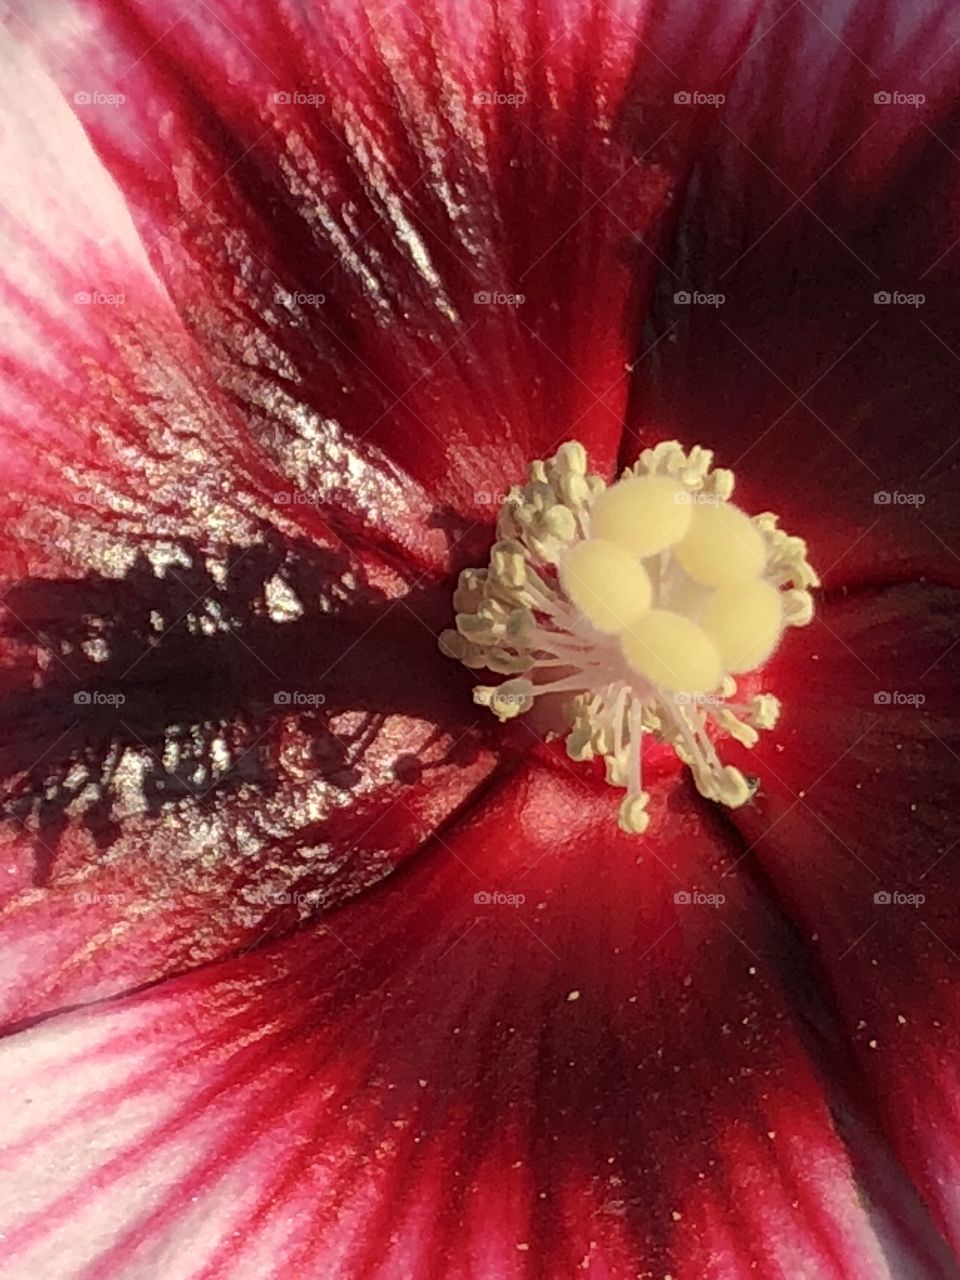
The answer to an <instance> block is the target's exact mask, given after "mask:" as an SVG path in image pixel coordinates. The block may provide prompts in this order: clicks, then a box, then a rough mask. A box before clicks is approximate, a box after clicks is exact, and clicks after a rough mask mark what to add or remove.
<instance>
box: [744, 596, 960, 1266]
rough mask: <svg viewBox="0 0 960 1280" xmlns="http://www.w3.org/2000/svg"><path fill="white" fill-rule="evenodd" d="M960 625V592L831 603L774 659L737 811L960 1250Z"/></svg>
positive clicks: (887, 1125)
mask: <svg viewBox="0 0 960 1280" xmlns="http://www.w3.org/2000/svg"><path fill="white" fill-rule="evenodd" d="M958 620H960V596H958V594H957V593H956V592H954V591H949V590H933V589H926V590H925V589H923V588H921V587H917V586H904V587H898V588H891V589H888V590H884V591H881V592H877V593H875V594H874V593H861V594H858V595H857V596H855V597H852V598H850V599H849V600H837V601H835V602H831V604H830V605H829V606H826V607H824V608H823V610H822V614H821V616H820V619H819V620H818V621H816V622H815V623H814V624H813V625H812V626H811V627H810V628H809V629H808V630H807V631H805V632H803V633H799V634H798V635H796V636H795V637H794V638H793V640H792V644H791V646H790V648H789V652H787V653H786V654H785V655H784V656H783V658H782V660H781V658H779V657H778V658H777V659H776V662H775V664H774V669H773V671H772V672H771V675H770V681H769V682H770V684H771V686H772V687H776V688H778V691H780V690H782V692H783V695H784V701H785V707H784V713H783V719H782V722H781V726H780V728H779V729H778V731H777V733H775V734H773V735H770V736H769V737H765V738H764V739H762V741H761V744H760V746H758V747H757V749H756V751H755V752H753V753H751V754H750V756H749V757H748V759H749V764H747V765H745V766H744V767H748V768H749V769H750V770H751V771H752V772H755V773H757V774H759V775H760V777H761V778H762V788H761V791H760V793H759V795H758V797H757V800H756V802H755V804H753V805H751V806H748V807H747V808H745V809H742V810H739V811H737V812H736V814H735V815H734V820H735V821H736V824H737V826H738V827H739V828H740V829H741V830H742V831H743V833H744V835H745V836H746V837H747V838H748V839H749V840H750V842H751V854H750V859H749V860H748V862H746V863H744V864H743V865H744V866H746V865H749V862H750V861H753V860H756V861H757V862H759V864H760V866H761V867H762V868H763V871H764V872H765V873H766V874H767V875H768V876H769V877H770V879H771V881H772V883H773V886H774V887H775V889H776V890H777V892H778V894H779V895H780V896H781V898H782V900H783V902H784V904H785V908H786V910H787V911H788V913H789V914H790V915H791V916H792V917H793V918H794V919H796V920H797V921H798V922H799V924H800V927H801V928H802V931H803V935H804V938H805V945H806V947H807V949H808V952H809V954H810V957H811V960H812V962H813V963H814V964H815V965H816V966H817V968H818V969H819V971H820V972H821V974H822V981H823V989H824V992H825V993H828V995H829V998H830V1000H831V1002H832V1003H834V1004H835V1006H836V1009H837V1011H838V1013H839V1016H840V1017H841V1019H842V1021H843V1024H844V1026H845V1030H846V1034H847V1035H848V1036H849V1037H850V1040H851V1042H852V1045H853V1048H854V1052H855V1055H856V1068H855V1070H856V1079H857V1081H858V1085H857V1087H858V1089H859V1090H860V1092H861V1093H863V1092H864V1090H866V1097H867V1099H868V1100H869V1103H870V1105H872V1107H873V1108H874V1109H875V1112H876V1114H877V1115H878V1116H879V1117H880V1119H881V1120H882V1124H883V1129H884V1131H885V1132H886V1134H887V1135H888V1138H889V1140H890V1142H891V1144H892V1147H893V1149H894V1151H895V1152H896V1154H897V1156H898V1157H899V1158H900V1159H901V1160H902V1162H903V1164H904V1166H905V1167H906V1168H907V1169H908V1170H909V1171H910V1173H911V1175H912V1177H913V1178H914V1180H915V1182H916V1184H917V1186H918V1187H919V1188H920V1190H921V1192H922V1193H923V1195H924V1196H925V1197H926V1199H927V1201H928V1203H929V1204H930V1205H931V1206H932V1207H933V1209H934V1210H935V1211H936V1213H937V1215H938V1218H939V1221H940V1223H941V1224H942V1227H943V1230H944V1231H945V1232H947V1233H948V1235H949V1238H950V1239H951V1240H952V1242H953V1243H954V1246H955V1247H956V1245H957V1243H958V1241H960V1215H958V1204H957V1200H956V1187H957V1185H958V1178H960V1096H958V1068H960V1039H958V1030H957V1028H958V1026H960V921H958V917H957V909H956V905H957V895H958V866H960V863H958V848H960V846H958V844H957V838H956V837H957V832H956V808H957V800H956V798H957V789H958V785H960V733H958V726H957V717H956V707H957V694H958V689H957V676H956V660H955V657H956V649H955V645H956V644H957V626H958ZM744 754H746V753H744ZM731 758H732V753H731ZM738 763H742V762H740V761H738Z"/></svg>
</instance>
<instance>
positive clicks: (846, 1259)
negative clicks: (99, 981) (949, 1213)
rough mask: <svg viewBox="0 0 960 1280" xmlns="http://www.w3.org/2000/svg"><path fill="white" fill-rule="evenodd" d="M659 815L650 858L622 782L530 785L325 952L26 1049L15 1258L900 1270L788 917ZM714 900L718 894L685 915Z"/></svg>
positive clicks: (515, 1270)
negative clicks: (797, 984) (797, 978)
mask: <svg viewBox="0 0 960 1280" xmlns="http://www.w3.org/2000/svg"><path fill="white" fill-rule="evenodd" d="M668 806H669V807H670V808H672V806H673V800H672V799H671V793H670V792H668V793H666V794H665V793H663V792H662V791H658V793H657V794H656V795H655V797H654V800H653V807H654V808H655V809H656V811H657V812H656V813H655V818H656V819H657V820H658V822H659V823H660V826H659V828H658V829H659V830H660V831H662V832H664V833H665V834H664V838H663V839H662V841H660V842H659V843H658V845H657V846H656V848H654V846H653V845H652V844H646V843H643V842H641V843H640V844H638V843H637V842H636V840H634V839H632V838H629V837H626V836H624V835H622V834H617V833H616V832H615V828H614V827H613V823H612V818H613V813H614V809H615V800H614V799H613V798H612V797H611V796H610V793H609V791H608V790H606V789H603V790H602V791H601V792H600V793H599V794H594V793H592V792H591V791H590V790H589V789H588V788H586V787H585V786H584V784H583V783H582V782H581V781H580V780H579V779H578V778H575V777H573V776H572V775H571V774H569V773H562V774H560V773H557V772H555V771H547V770H545V769H543V768H541V767H539V766H531V767H530V768H529V769H528V770H526V771H525V772H524V773H523V774H522V775H520V776H518V777H516V778H514V779H513V780H512V781H511V782H510V783H509V785H507V786H506V787H504V788H503V789H502V790H501V791H500V793H499V794H498V795H497V796H496V797H495V798H494V799H493V800H492V801H491V802H490V803H489V805H488V807H487V809H486V811H485V812H484V814H483V815H482V817H479V816H478V817H477V818H475V819H472V820H471V821H470V822H469V823H467V824H464V825H463V826H462V827H461V828H460V829H459V830H457V831H456V832H448V833H447V834H446V835H445V836H444V837H443V838H442V839H438V840H437V842H436V844H435V846H434V848H433V851H432V854H431V856H430V857H429V858H424V859H423V860H422V861H420V862H418V863H417V864H416V865H415V866H414V867H413V868H412V869H411V870H410V871H409V872H408V873H407V874H406V876H405V879H406V883H405V884H404V887H403V889H402V891H399V892H392V891H391V892H380V891H375V892H374V893H373V894H371V895H368V896H367V897H365V899H364V900H363V902H362V903H357V904H355V905H351V906H347V907H346V908H345V909H343V910H342V911H340V912H338V913H337V914H336V915H335V916H333V917H332V918H331V920H330V931H329V932H324V931H322V930H321V931H319V932H317V931H308V932H302V933H300V934H299V935H297V936H296V937H295V938H291V939H289V940H287V941H285V942H283V943H281V944H279V945H278V946H276V947H273V948H270V949H269V950H261V951H258V952H256V953H253V954H251V955H249V956H247V957H244V958H243V960H242V961H233V962H230V963H227V964H225V965H221V966H219V967H218V968H216V969H215V970H207V971H205V972H204V973H202V974H197V975H194V976H193V977H191V978H189V979H185V980H179V979H178V980H174V981H173V982H170V983H167V984H164V986H163V987H162V988H161V989H160V990H158V991H155V992H152V993H146V994H141V995H138V996H135V997H132V998H130V999H127V1000H124V1001H122V1002H119V1003H117V1004H115V1005H113V1006H112V1007H111V1006H106V1007H102V1008H100V1009H97V1010H89V1011H87V1012H86V1013H84V1014H80V1015H71V1016H69V1017H65V1018H58V1019H55V1020H53V1021H51V1022H49V1023H47V1024H46V1026H45V1027H43V1028H38V1029H36V1030H34V1031H32V1032H30V1033H27V1034H26V1035H23V1036H20V1037H17V1038H14V1039H13V1040H12V1041H10V1042H9V1045H8V1052H7V1057H6V1061H5V1068H4V1064H3V1061H2V1060H0V1069H5V1071H6V1080H7V1081H8V1082H9V1086H10V1088H11V1089H12V1090H13V1091H14V1092H13V1094H12V1095H11V1096H14V1097H17V1098H18V1099H20V1100H21V1101H22V1102H24V1103H25V1102H26V1099H27V1098H28V1097H32V1098H35V1099H36V1100H37V1104H38V1105H36V1106H34V1107H33V1108H32V1109H31V1108H29V1107H26V1106H22V1107H20V1108H18V1109H17V1110H16V1111H15V1112H14V1113H13V1119H14V1121H15V1125H16V1127H15V1130H14V1132H13V1133H11V1134H10V1135H9V1140H10V1143H11V1145H10V1148H9V1150H8V1153H7V1155H6V1157H5V1159H4V1165H3V1167H4V1173H5V1175H6V1176H7V1177H9V1178H10V1179H17V1181H16V1183H12V1185H15V1186H16V1187H17V1195H16V1196H14V1197H8V1198H7V1201H6V1204H7V1216H8V1222H7V1224H6V1250H7V1256H8V1257H9V1258H11V1259H14V1260H15V1261H16V1263H17V1266H18V1269H20V1270H24V1269H26V1268H28V1267H33V1268H34V1269H39V1270H41V1271H42V1270H43V1267H44V1266H45V1265H49V1260H50V1259H52V1258H54V1257H55V1258H57V1259H58V1266H59V1268H60V1271H59V1274H72V1273H75V1272H77V1271H79V1270H81V1268H83V1267H84V1266H89V1267H90V1268H91V1269H92V1271H91V1273H96V1274H108V1273H112V1274H116V1273H117V1272H121V1273H122V1272H123V1271H124V1270H129V1269H131V1268H132V1267H133V1266H134V1265H136V1266H137V1267H139V1268H142V1269H146V1270H152V1271H153V1272H156V1271H158V1270H159V1271H163V1272H164V1273H166V1274H188V1273H189V1274H191V1275H203V1276H211V1277H212V1276H214V1275H222V1274H230V1275H237V1276H246V1275H251V1276H252V1275H258V1276H272V1275H281V1274H284V1275H317V1274H330V1275H333V1274H335V1275H338V1276H342V1277H344V1280H346V1278H347V1277H351V1276H368V1275H373V1274H376V1275H377V1276H384V1277H397V1278H399V1277H401V1276H407V1275H417V1276H438V1277H439V1276H444V1277H450V1278H451V1280H458V1278H463V1280H466V1278H467V1277H470V1278H471V1280H476V1278H478V1277H489V1276H494V1275H495V1276H498V1277H503V1280H511V1278H514V1277H516V1278H517V1280H519V1278H520V1277H527V1276H533V1275H550V1276H568V1275H575V1274H578V1270H577V1269H578V1268H581V1269H582V1270H583V1271H584V1272H585V1273H586V1274H590V1275H595V1276H603V1277H606V1278H607V1280H618V1278H620V1277H622V1278H623V1280H627V1278H628V1277H629V1278H630V1280H633V1278H634V1277H635V1276H636V1275H637V1274H638V1272H639V1273H641V1274H644V1273H652V1274H654V1275H658V1276H659V1275H664V1274H668V1273H669V1274H675V1275H676V1274H679V1275H690V1276H697V1277H707V1278H709V1280H741V1278H742V1280H748V1277H751V1276H753V1275H762V1276H764V1277H770V1280H777V1278H780V1277H782V1278H784V1280H785V1278H786V1277H791V1280H792V1278H793V1277H795V1276H797V1275H799V1274H803V1273H804V1272H805V1271H807V1272H811V1271H812V1272H815V1274H816V1275H817V1276H818V1280H819V1278H823V1280H828V1278H829V1277H837V1278H838V1280H839V1278H840V1277H842V1280H853V1278H854V1277H863V1280H878V1277H884V1276H887V1275H888V1274H889V1273H888V1271H887V1268H886V1265H885V1263H884V1260H883V1257H882V1255H881V1253H880V1251H879V1248H878V1245H877V1242H876V1239H875V1237H874V1235H873V1233H872V1230H871V1229H870V1227H869V1226H868V1224H867V1221H866V1219H865V1216H864V1211H863V1208H862V1206H861V1204H860V1201H859V1197H858V1193H857V1190H856V1187H855V1184H854V1182H853V1180H852V1174H851V1169H850V1164H849V1160H848V1158H847V1156H846V1154H845V1151H844V1148H843V1145H842V1143H841V1142H840V1140H839V1139H838V1137H837V1135H836V1134H835V1132H834V1130H833V1127H832V1123H831V1120H830V1116H829V1113H828V1111H827V1108H826V1105H825V1101H824V1098H823V1096H822V1094H821V1091H820V1086H819V1084H818V1082H817V1079H816V1075H815V1072H814V1070H813V1068H812V1064H811V1062H810V1060H809V1058H808V1056H807V1053H806V1051H805V1050H804V1049H803V1048H802V1047H801V1043H800V1040H799V1036H798V1028H797V1026H796V1024H795V1023H794V1022H793V1020H792V1018H791V1016H790V1014H789V1012H788V1008H787V1005H786V1003H785V999H784V995H783V989H782V980H781V977H780V976H778V975H779V974H780V973H781V972H783V971H784V970H783V966H784V963H785V962H786V961H787V959H788V952H787V950H785V946H784V939H783V937H782V935H781V934H780V930H779V926H778V925H777V923H776V920H775V918H774V917H773V916H772V915H771V914H770V912H769V911H768V910H767V909H766V908H765V907H764V906H763V904H762V902H761V901H760V900H759V899H758V898H757V896H756V894H755V893H754V891H753V890H752V889H751V887H750V886H749V884H747V883H744V882H741V881H740V879H739V878H738V877H737V876H736V875H730V876H728V877H727V878H726V879H724V880H721V879H720V877H721V874H722V872H723V871H724V870H725V869H727V870H729V869H730V868H731V866H732V862H733V859H734V857H735V856H736V851H735V849H733V848H731V846H730V844H729V841H728V840H727V839H726V838H725V837H724V836H723V835H722V834H721V833H720V831H719V829H717V828H715V827H714V826H713V824H712V822H706V823H705V822H703V821H698V820H697V819H696V818H695V817H693V816H691V815H690V814H689V813H683V814H682V815H681V813H680V812H679V811H678V812H676V813H673V814H671V813H668ZM671 828H673V834H666V833H669V832H671ZM721 883H722V884H723V885H724V886H725V888H724V892H725V894H726V901H725V902H724V903H722V904H720V905H714V906H706V905H696V904H693V903H691V904H687V905H684V904H683V903H678V902H676V901H675V894H677V893H678V892H680V891H681V890H683V891H688V892H689V891H693V890H696V891H699V892H701V893H710V892H716V890H717V886H718V885H719V884H721ZM480 891H485V892H487V893H489V894H493V893H494V892H499V893H502V894H513V895H518V894H523V895H525V901H524V902H522V903H519V904H517V905H507V904H506V903H501V904H496V903H492V902H491V903H478V902H477V901H476V894H477V893H478V892H480ZM41 1149H42V1152H43V1159H42V1163H41V1162H39V1161H37V1154H38V1152H39V1151H40V1150H41ZM79 1152H83V1153H89V1154H85V1156H84V1158H83V1160H82V1163H81V1164H78V1161H77V1153H79ZM31 1161H32V1162H33V1163H32V1168H33V1169H34V1170H36V1171H38V1172H39V1171H42V1177H40V1176H37V1177H36V1178H35V1179H34V1180H33V1181H30V1180H29V1178H30V1174H29V1169H30V1167H31ZM134 1259H136V1263H135V1264H134ZM916 1274H918V1275H922V1274H928V1272H927V1271H926V1267H925V1266H923V1265H921V1263H920V1262H918V1263H917V1271H916ZM929 1274H941V1275H942V1274H945V1273H944V1272H943V1271H942V1270H940V1271H938V1269H937V1268H936V1267H933V1268H932V1270H931V1271H930V1272H929Z"/></svg>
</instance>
